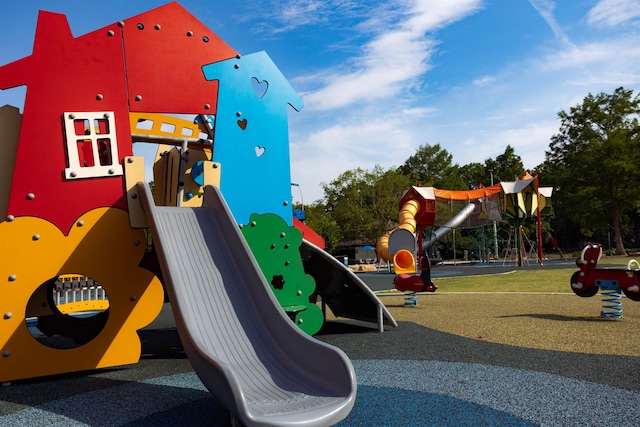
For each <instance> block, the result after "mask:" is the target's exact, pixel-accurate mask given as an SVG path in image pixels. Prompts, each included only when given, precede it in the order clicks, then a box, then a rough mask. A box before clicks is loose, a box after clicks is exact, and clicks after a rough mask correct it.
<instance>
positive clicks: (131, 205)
mask: <svg viewBox="0 0 640 427" xmlns="http://www.w3.org/2000/svg"><path fill="white" fill-rule="evenodd" d="M124 182H125V186H126V188H127V208H128V209H129V224H130V225H131V227H133V228H149V223H148V222H147V216H146V215H145V213H144V210H143V209H142V204H141V203H140V198H139V197H138V186H137V185H138V183H139V182H144V157H142V156H127V157H125V158H124Z"/></svg>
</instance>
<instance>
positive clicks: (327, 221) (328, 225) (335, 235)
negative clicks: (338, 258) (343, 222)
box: [305, 202, 341, 252]
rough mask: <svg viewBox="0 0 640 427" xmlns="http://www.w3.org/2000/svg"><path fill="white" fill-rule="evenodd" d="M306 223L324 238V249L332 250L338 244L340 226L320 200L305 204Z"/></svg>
mask: <svg viewBox="0 0 640 427" xmlns="http://www.w3.org/2000/svg"><path fill="white" fill-rule="evenodd" d="M305 210H306V212H305V214H306V221H305V223H306V225H308V226H309V227H311V229H312V230H313V231H315V232H316V233H318V234H319V235H320V236H322V238H323V239H324V245H325V250H326V251H327V252H333V251H334V250H335V249H336V248H337V247H338V245H339V244H340V238H341V233H340V227H339V226H338V224H337V223H336V221H335V220H334V219H333V218H332V216H331V214H330V213H329V212H327V210H326V209H325V206H324V204H323V203H321V202H315V203H313V204H311V205H308V206H306V209H305Z"/></svg>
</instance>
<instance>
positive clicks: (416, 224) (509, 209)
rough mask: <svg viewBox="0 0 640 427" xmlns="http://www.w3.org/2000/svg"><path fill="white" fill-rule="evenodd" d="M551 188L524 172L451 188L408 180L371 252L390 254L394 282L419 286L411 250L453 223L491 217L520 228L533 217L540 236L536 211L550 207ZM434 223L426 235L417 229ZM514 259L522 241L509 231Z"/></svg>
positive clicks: (467, 224) (475, 223) (479, 222)
mask: <svg viewBox="0 0 640 427" xmlns="http://www.w3.org/2000/svg"><path fill="white" fill-rule="evenodd" d="M551 194H552V188H550V187H539V185H538V177H537V176H536V177H533V176H531V175H529V174H528V173H527V174H525V175H524V176H522V177H520V178H519V179H518V180H517V181H513V182H501V183H498V184H495V185H492V186H490V187H483V188H479V189H476V190H468V191H452V190H441V189H437V188H433V187H417V186H413V187H411V188H410V189H409V190H407V191H406V192H405V194H404V195H403V197H402V198H401V199H400V201H399V208H400V210H399V215H398V227H397V228H395V229H394V230H391V231H390V232H388V233H386V234H385V235H384V236H382V237H380V238H379V239H378V241H377V242H376V252H377V254H378V256H379V257H380V258H382V259H384V260H391V261H392V263H393V269H394V272H395V273H396V274H397V275H398V276H397V277H396V281H398V282H400V283H397V284H396V288H397V289H399V290H407V291H413V292H416V291H417V292H419V291H420V290H421V289H423V283H422V282H421V281H420V280H418V277H417V276H414V277H411V275H413V274H415V273H416V272H417V265H416V264H417V263H416V260H417V259H418V257H417V254H422V253H423V252H424V251H425V250H426V249H428V248H429V247H431V246H433V245H435V243H436V242H438V241H439V240H440V239H442V238H443V237H444V236H445V235H447V234H448V233H450V232H451V231H452V230H455V229H457V228H477V227H483V226H485V225H487V224H489V223H490V222H492V221H509V222H510V223H512V224H513V226H514V229H516V230H520V228H521V223H522V221H524V220H525V219H526V218H530V217H534V218H536V220H537V225H538V229H537V233H538V241H541V240H542V237H541V234H542V232H541V217H542V216H544V215H546V213H547V212H548V210H549V208H550V204H549V202H548V199H549V198H550V197H551ZM433 226H438V227H439V228H437V229H436V230H435V231H434V232H433V233H432V234H431V236H430V237H429V238H428V240H426V239H425V237H424V236H423V234H424V233H423V230H425V229H426V228H429V227H433ZM515 238H516V240H515V247H516V248H518V252H519V255H518V259H519V262H522V260H523V259H524V254H523V252H522V242H521V241H518V233H516V234H515ZM538 260H539V262H540V264H542V263H543V261H542V260H543V257H542V248H541V245H540V244H539V245H538Z"/></svg>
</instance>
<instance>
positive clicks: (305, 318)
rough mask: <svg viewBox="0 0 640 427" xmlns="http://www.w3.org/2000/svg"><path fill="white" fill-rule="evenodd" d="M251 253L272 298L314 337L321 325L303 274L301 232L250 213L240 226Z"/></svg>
mask: <svg viewBox="0 0 640 427" xmlns="http://www.w3.org/2000/svg"><path fill="white" fill-rule="evenodd" d="M242 234H243V235H244V237H245V239H246V240H247V243H248V244H249V247H250V248H251V252H253V255H254V257H255V258H256V260H257V261H258V265H260V269H261V270H262V273H263V274H264V276H265V278H266V279H267V282H268V283H269V284H270V285H271V289H272V290H273V293H274V295H275V296H276V299H277V300H278V302H279V303H280V305H281V306H282V308H283V309H284V310H285V311H286V312H288V314H289V315H290V316H291V317H294V315H295V317H294V319H295V320H294V321H295V323H296V325H298V327H299V328H300V329H301V330H303V331H304V332H306V333H307V334H309V335H314V334H315V333H316V332H318V331H319V330H320V328H321V327H322V324H323V323H324V316H323V314H322V310H321V309H320V307H318V306H317V305H316V304H315V302H311V301H310V299H311V296H312V295H313V294H314V292H315V289H316V282H315V280H314V279H313V277H312V276H310V275H308V274H306V273H305V272H304V265H303V263H302V258H301V256H300V245H301V244H302V233H301V232H300V231H299V230H298V229H296V228H295V227H289V226H288V225H287V223H286V222H285V221H284V220H283V219H282V218H281V217H280V216H278V215H275V214H263V215H258V214H252V215H251V218H250V220H249V224H248V225H245V226H244V227H242Z"/></svg>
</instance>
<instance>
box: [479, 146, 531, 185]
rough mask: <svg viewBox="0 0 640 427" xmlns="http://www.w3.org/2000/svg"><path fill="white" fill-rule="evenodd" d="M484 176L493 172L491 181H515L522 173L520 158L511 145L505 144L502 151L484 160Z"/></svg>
mask: <svg viewBox="0 0 640 427" xmlns="http://www.w3.org/2000/svg"><path fill="white" fill-rule="evenodd" d="M484 169H485V176H490V175H491V173H493V182H494V183H498V182H500V181H515V180H516V179H517V178H518V177H519V176H521V175H522V174H524V172H525V170H524V165H523V164H522V159H521V158H520V156H518V155H517V154H516V152H515V150H514V149H513V147H512V146H511V145H507V148H505V150H504V153H503V154H500V155H499V156H498V157H496V158H495V160H494V159H487V160H485V162H484Z"/></svg>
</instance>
